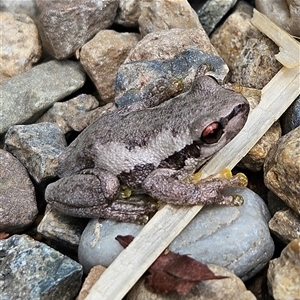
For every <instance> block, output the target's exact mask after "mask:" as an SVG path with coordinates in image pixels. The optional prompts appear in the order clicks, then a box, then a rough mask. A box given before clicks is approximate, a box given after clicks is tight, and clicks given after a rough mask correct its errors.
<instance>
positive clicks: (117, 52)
mask: <svg viewBox="0 0 300 300" xmlns="http://www.w3.org/2000/svg"><path fill="white" fill-rule="evenodd" d="M139 38H140V35H139V34H137V33H128V32H123V33H119V32H116V31H114V30H101V31H100V32H99V33H97V34H96V36H95V37H94V38H93V39H92V40H90V41H89V42H88V43H86V44H85V45H83V47H82V48H81V51H80V62H81V64H82V66H83V68H84V69H85V71H86V72H87V74H88V75H89V77H90V78H91V80H92V81H93V83H94V84H95V86H96V88H97V90H98V92H99V94H100V97H101V100H103V101H104V102H113V101H114V98H115V92H114V87H115V80H116V74H117V71H118V68H119V67H120V65H121V64H122V63H123V62H124V60H125V59H126V57H127V56H128V54H129V52H130V50H131V49H132V48H134V46H135V45H136V44H137V43H138V41H139Z"/></svg>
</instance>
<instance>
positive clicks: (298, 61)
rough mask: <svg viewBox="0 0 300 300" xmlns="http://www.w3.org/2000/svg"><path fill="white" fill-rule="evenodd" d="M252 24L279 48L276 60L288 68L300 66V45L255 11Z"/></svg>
mask: <svg viewBox="0 0 300 300" xmlns="http://www.w3.org/2000/svg"><path fill="white" fill-rule="evenodd" d="M251 23H252V24H253V25H254V26H255V27H256V28H258V29H259V30H260V31H261V32H262V33H264V34H265V35H266V36H268V37H269V38H270V39H271V40H273V41H274V42H275V43H276V44H277V46H279V50H280V52H279V53H278V54H276V55H275V57H276V59H277V60H278V61H279V62H280V63H281V64H283V65H284V66H285V67H287V68H294V67H298V66H300V44H299V43H298V42H297V41H296V40H295V39H293V38H292V36H291V35H289V34H288V33H287V32H286V31H284V30H282V29H281V28H280V27H279V26H277V25H276V24H275V23H273V22H271V21H270V20H269V19H268V18H267V17H266V16H265V15H263V14H261V13H260V12H258V11H257V10H256V9H254V11H253V18H252V20H251Z"/></svg>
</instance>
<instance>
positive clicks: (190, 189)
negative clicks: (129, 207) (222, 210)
mask: <svg viewBox="0 0 300 300" xmlns="http://www.w3.org/2000/svg"><path fill="white" fill-rule="evenodd" d="M177 174H178V171H175V170H170V169H157V170H154V171H153V172H152V173H150V174H149V175H148V177H147V178H146V179H145V181H144V182H143V188H144V190H145V192H146V193H147V194H149V195H150V196H151V197H153V198H155V199H159V200H162V201H164V202H167V203H171V204H176V205H195V204H213V203H218V204H227V205H240V204H242V203H243V199H242V198H241V197H240V196H236V195H234V196H226V195H223V194H222V190H223V189H225V188H228V187H232V186H244V183H242V182H241V180H240V179H239V178H238V177H237V176H233V177H231V178H215V179H210V180H204V181H203V182H201V181H200V182H199V183H197V184H193V183H189V182H184V181H182V180H179V179H177V176H176V175H177Z"/></svg>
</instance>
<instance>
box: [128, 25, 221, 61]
mask: <svg viewBox="0 0 300 300" xmlns="http://www.w3.org/2000/svg"><path fill="white" fill-rule="evenodd" d="M189 49H192V50H198V51H203V52H205V53H209V54H212V55H215V56H218V55H219V54H218V52H217V51H216V49H215V48H214V47H213V45H212V44H211V42H210V40H209V38H208V36H207V34H206V33H205V31H204V30H203V29H202V28H192V29H182V28H172V29H170V30H161V31H158V32H153V33H149V34H147V35H146V36H145V37H144V38H143V39H142V40H141V41H139V43H138V44H137V45H136V46H135V47H134V49H132V51H131V52H130V53H129V55H128V57H127V58H126V60H125V63H129V62H133V61H145V60H156V59H158V60H166V59H173V58H174V57H175V56H177V55H178V54H180V53H182V52H184V51H185V50H189Z"/></svg>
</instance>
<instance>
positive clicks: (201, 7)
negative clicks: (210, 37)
mask: <svg viewBox="0 0 300 300" xmlns="http://www.w3.org/2000/svg"><path fill="white" fill-rule="evenodd" d="M190 2H191V5H192V7H193V8H194V9H195V10H196V12H197V14H198V17H199V20H200V22H201V24H202V26H203V28H204V30H205V31H206V33H207V34H211V32H212V31H213V30H214V28H215V27H216V25H217V24H218V23H219V22H220V21H221V20H222V19H223V17H224V16H225V15H226V14H227V13H228V11H229V10H230V9H231V8H232V7H233V6H234V5H235V4H236V2H237V0H225V1H224V0H222V1H219V0H209V1H197V0H194V1H190Z"/></svg>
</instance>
